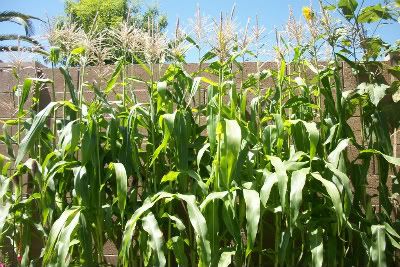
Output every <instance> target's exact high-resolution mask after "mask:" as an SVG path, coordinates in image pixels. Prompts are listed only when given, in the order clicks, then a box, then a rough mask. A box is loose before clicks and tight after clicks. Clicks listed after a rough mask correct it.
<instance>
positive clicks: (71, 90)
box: [59, 67, 79, 106]
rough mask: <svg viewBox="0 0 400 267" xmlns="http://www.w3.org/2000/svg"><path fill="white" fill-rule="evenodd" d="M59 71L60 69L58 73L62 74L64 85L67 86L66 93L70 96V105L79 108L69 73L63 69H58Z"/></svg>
mask: <svg viewBox="0 0 400 267" xmlns="http://www.w3.org/2000/svg"><path fill="white" fill-rule="evenodd" d="M59 69H60V72H61V73H62V75H63V76H64V80H65V83H66V84H67V87H68V91H69V94H70V96H71V99H72V103H73V104H74V105H75V106H79V101H78V97H77V96H76V90H75V86H74V84H73V82H72V77H71V75H70V74H69V72H68V71H67V70H66V69H65V68H64V67H60V68H59Z"/></svg>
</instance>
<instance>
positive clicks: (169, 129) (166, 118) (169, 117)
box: [150, 112, 176, 165]
mask: <svg viewBox="0 0 400 267" xmlns="http://www.w3.org/2000/svg"><path fill="white" fill-rule="evenodd" d="M175 116H176V112H175V113H172V114H164V115H162V116H161V117H160V124H161V125H163V126H162V127H163V130H164V137H163V140H162V142H161V144H160V145H159V146H158V147H157V149H156V150H155V151H154V154H153V158H152V160H151V163H150V165H153V164H154V162H155V161H156V159H157V158H158V156H159V154H160V153H161V151H162V150H164V149H166V147H167V145H168V142H169V140H170V138H171V134H172V133H173V130H174V123H175Z"/></svg>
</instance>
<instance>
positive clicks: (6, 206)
mask: <svg viewBox="0 0 400 267" xmlns="http://www.w3.org/2000/svg"><path fill="white" fill-rule="evenodd" d="M10 208H11V204H10V203H8V202H6V203H2V204H0V233H2V232H3V227H4V225H5V223H6V220H7V217H8V214H9V211H10ZM0 238H1V239H3V236H0Z"/></svg>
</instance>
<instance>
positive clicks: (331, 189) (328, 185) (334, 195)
mask: <svg viewBox="0 0 400 267" xmlns="http://www.w3.org/2000/svg"><path fill="white" fill-rule="evenodd" d="M312 176H313V177H314V178H315V179H317V180H318V181H320V182H321V183H322V185H323V186H324V187H325V189H326V191H327V192H328V195H329V197H330V198H331V201H332V203H333V206H334V208H335V211H336V217H337V221H338V227H339V229H340V228H341V225H342V221H343V206H342V200H341V198H340V194H339V191H338V189H337V187H336V186H335V184H334V183H332V182H331V181H328V180H326V179H324V178H322V176H321V175H320V174H319V173H315V172H313V173H312Z"/></svg>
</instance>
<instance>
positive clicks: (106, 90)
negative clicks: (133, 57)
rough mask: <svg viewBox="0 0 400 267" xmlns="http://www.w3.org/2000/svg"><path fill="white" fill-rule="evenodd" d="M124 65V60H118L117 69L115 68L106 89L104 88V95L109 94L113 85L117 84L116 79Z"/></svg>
mask: <svg viewBox="0 0 400 267" xmlns="http://www.w3.org/2000/svg"><path fill="white" fill-rule="evenodd" d="M124 64H125V60H124V59H120V60H119V61H118V64H117V67H116V68H115V70H114V72H113V74H112V75H111V78H110V80H108V82H107V85H106V87H105V88H104V92H105V93H106V94H109V93H110V92H111V91H112V90H113V89H114V87H115V84H116V83H117V80H118V77H119V75H120V73H121V70H122V67H123V66H124Z"/></svg>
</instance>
